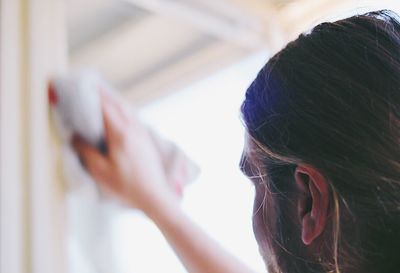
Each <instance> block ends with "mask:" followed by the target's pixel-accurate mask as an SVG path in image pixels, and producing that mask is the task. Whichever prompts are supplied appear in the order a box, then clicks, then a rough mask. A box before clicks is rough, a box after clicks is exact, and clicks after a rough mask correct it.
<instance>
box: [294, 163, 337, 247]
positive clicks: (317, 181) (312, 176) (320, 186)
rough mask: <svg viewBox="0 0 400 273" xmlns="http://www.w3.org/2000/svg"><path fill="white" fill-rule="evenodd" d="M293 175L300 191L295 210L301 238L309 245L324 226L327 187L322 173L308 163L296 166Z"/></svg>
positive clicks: (327, 195)
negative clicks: (299, 223)
mask: <svg viewBox="0 0 400 273" xmlns="http://www.w3.org/2000/svg"><path fill="white" fill-rule="evenodd" d="M294 176H295V181H296V185H297V187H298V188H299V190H300V193H301V194H300V197H299V199H298V211H297V213H298V216H299V218H300V221H301V239H302V241H303V243H304V244H305V245H310V244H311V243H312V242H313V241H314V240H315V239H316V238H318V236H320V235H321V234H322V232H323V231H324V229H325V226H326V222H327V218H328V209H329V198H330V195H329V187H328V183H327V181H326V179H325V178H324V177H323V176H322V174H321V173H320V172H319V171H318V170H316V169H315V168H313V167H312V166H309V165H299V166H297V168H296V170H295V174H294Z"/></svg>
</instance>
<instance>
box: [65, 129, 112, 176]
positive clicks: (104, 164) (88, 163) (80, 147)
mask: <svg viewBox="0 0 400 273" xmlns="http://www.w3.org/2000/svg"><path fill="white" fill-rule="evenodd" d="M72 146H73V147H74V149H75V151H76V152H77V153H78V156H79V159H80V160H81V162H82V164H83V165H84V166H85V167H86V169H87V171H88V172H89V173H90V175H91V176H92V177H93V178H94V179H95V180H96V181H98V182H100V183H102V184H103V183H107V181H108V180H109V175H108V173H109V168H110V167H109V161H108V159H107V158H106V157H104V155H102V154H101V153H100V152H99V151H98V150H97V149H96V148H95V147H93V146H92V145H90V144H89V143H88V142H86V141H85V140H83V139H82V138H81V137H79V136H75V137H74V138H73V140H72Z"/></svg>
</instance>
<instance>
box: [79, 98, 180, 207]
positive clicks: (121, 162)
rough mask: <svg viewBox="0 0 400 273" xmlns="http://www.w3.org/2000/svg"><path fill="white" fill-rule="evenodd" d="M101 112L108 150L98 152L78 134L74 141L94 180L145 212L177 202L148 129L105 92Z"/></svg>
mask: <svg viewBox="0 0 400 273" xmlns="http://www.w3.org/2000/svg"><path fill="white" fill-rule="evenodd" d="M102 111H103V120H104V128H105V138H106V143H107V153H106V154H102V153H100V151H99V150H97V149H96V148H95V147H93V146H91V145H90V144H88V143H87V142H85V141H84V140H83V139H81V138H79V137H75V138H74V140H73V146H74V148H75V149H76V151H77V152H78V154H79V156H80V158H81V160H82V161H83V163H84V165H85V166H86V168H87V170H88V171H89V173H90V174H91V175H92V177H93V178H94V179H95V181H96V182H97V183H99V184H100V186H101V187H102V188H104V189H105V190H106V191H110V192H111V193H113V194H114V195H115V196H116V197H117V198H118V199H119V200H120V201H122V202H124V203H125V204H127V205H128V206H132V207H136V208H139V209H141V210H143V211H144V212H145V213H151V211H152V210H153V209H154V208H155V207H156V206H163V203H165V202H171V201H173V202H175V201H177V200H176V199H177V198H176V196H175V195H174V194H173V192H172V191H171V190H170V189H169V188H168V186H167V181H166V177H165V174H164V170H163V167H162V162H161V158H160V156H159V155H158V152H157V149H156V147H155V145H154V143H153V142H152V140H151V136H150V135H149V131H148V129H147V128H146V127H145V126H144V125H143V124H142V123H141V122H140V121H139V120H138V119H137V117H135V116H134V115H132V114H131V113H130V112H129V111H128V110H127V109H126V108H124V105H123V104H122V103H121V102H120V101H118V100H117V99H116V98H114V97H111V96H110V95H108V94H102Z"/></svg>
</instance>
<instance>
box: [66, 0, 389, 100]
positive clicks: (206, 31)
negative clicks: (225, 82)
mask: <svg viewBox="0 0 400 273" xmlns="http://www.w3.org/2000/svg"><path fill="white" fill-rule="evenodd" d="M360 2H377V1H350V0H296V1H294V0H68V1H66V3H67V20H68V22H67V25H68V46H69V57H70V60H69V61H70V65H71V67H72V68H73V69H79V68H87V67H91V68H94V69H96V70H98V71H99V72H100V73H101V74H102V75H103V76H104V77H105V78H106V79H107V80H109V81H110V82H111V84H113V85H114V86H115V87H116V88H117V89H118V90H120V91H121V92H122V93H123V94H124V95H125V96H126V97H128V98H130V99H131V100H133V101H135V102H136V103H137V104H143V103H147V102H149V101H151V100H153V99H155V98H158V97H160V96H163V95H166V94H168V93H169V92H172V91H173V90H177V89H178V88H180V87H182V86H184V85H186V84H188V83H190V82H193V81H194V80H197V79H199V78H201V77H204V76H206V75H209V74H211V73H213V72H215V71H216V70H218V69H221V68H223V67H225V66H227V65H229V64H232V63H234V62H237V61H239V60H241V59H243V58H244V57H246V56H248V55H250V54H252V53H255V52H257V51H261V50H267V51H269V52H271V53H273V52H274V51H276V50H277V49H279V48H281V47H282V46H283V45H284V43H286V42H287V41H288V40H290V39H292V38H294V37H295V36H296V35H298V34H299V33H300V32H301V31H303V30H305V29H307V28H309V27H310V26H311V25H313V24H315V23H317V22H318V21H319V20H321V19H322V18H326V17H327V16H328V15H331V14H335V13H342V14H343V12H344V11H345V10H349V8H353V9H354V7H355V6H357V7H360ZM389 2H390V1H389ZM392 2H395V1H392ZM379 3H382V1H380V2H379Z"/></svg>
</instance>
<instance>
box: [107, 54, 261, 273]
mask: <svg viewBox="0 0 400 273" xmlns="http://www.w3.org/2000/svg"><path fill="white" fill-rule="evenodd" d="M266 59H267V57H266V54H265V53H262V54H256V55H254V56H252V57H251V58H249V59H247V60H245V61H243V62H241V63H239V64H237V65H234V66H232V67H230V68H228V69H226V70H224V71H222V72H220V73H218V74H215V75H214V76H212V77H210V78H207V79H205V80H202V81H199V82H197V83H195V84H193V85H191V86H189V87H187V88H185V89H184V90H181V91H179V92H176V93H174V94H173V95H171V96H169V97H167V98H164V99H162V100H159V101H156V102H154V103H153V104H151V105H149V106H147V107H146V108H145V109H144V111H143V118H144V119H145V120H146V121H147V122H148V123H149V124H150V125H151V126H152V127H154V128H155V129H156V130H157V131H158V132H159V133H160V134H162V135H163V136H165V137H167V138H169V139H171V140H173V141H175V142H176V143H177V144H178V145H179V146H180V147H181V148H182V149H183V150H184V151H185V152H186V153H187V154H188V155H189V156H190V157H191V158H192V159H193V160H194V161H195V162H196V163H197V164H198V165H199V166H200V168H201V175H200V176H199V178H198V179H197V180H196V181H195V182H194V183H193V184H192V185H190V186H189V187H188V188H187V189H186V191H185V197H184V200H183V203H182V206H183V208H184V210H186V211H187V213H188V214H189V215H190V217H192V219H193V220H194V221H195V222H197V223H198V224H199V225H200V226H201V227H202V228H203V229H204V230H205V231H206V232H207V233H208V234H210V236H211V237H213V238H214V239H215V240H216V241H217V242H219V243H220V244H221V245H223V246H224V247H225V248H226V249H227V250H228V251H230V252H232V253H233V254H234V255H236V256H237V257H238V258H239V259H241V260H242V261H243V262H245V263H246V264H248V265H249V266H250V267H251V268H253V269H254V270H255V271H258V272H263V271H265V269H264V268H265V267H264V264H263V262H262V260H261V258H260V255H259V253H258V247H257V244H256V242H255V239H254V235H253V231H252V227H251V216H252V202H253V188H252V186H251V184H250V183H249V182H248V181H247V179H246V178H245V177H244V176H243V175H242V174H241V173H240V171H239V169H238V163H239V159H240V155H241V151H242V148H243V135H244V129H243V126H242V123H241V121H240V118H239V117H240V115H239V108H240V104H241V102H242V100H243V97H244V94H245V90H246V88H247V87H248V86H249V84H250V83H251V81H252V80H253V79H254V77H255V76H256V73H257V72H258V70H259V69H260V68H261V67H262V65H263V64H264V63H265V61H266ZM113 236H114V237H115V242H116V247H115V249H116V250H117V253H116V256H117V259H119V264H121V272H126V273H128V272H176V273H179V272H186V271H185V270H184V268H183V267H182V265H181V264H180V262H179V261H178V259H177V258H176V257H175V254H174V253H173V251H172V250H171V249H170V248H169V246H168V244H167V243H166V242H165V240H164V238H163V237H162V235H161V234H160V232H159V231H158V230H157V228H156V227H155V226H153V224H152V223H151V222H149V220H147V219H145V218H144V217H142V216H141V215H140V214H138V213H137V212H126V213H125V214H123V215H122V216H120V217H118V219H117V221H116V222H115V225H114V234H113Z"/></svg>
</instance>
